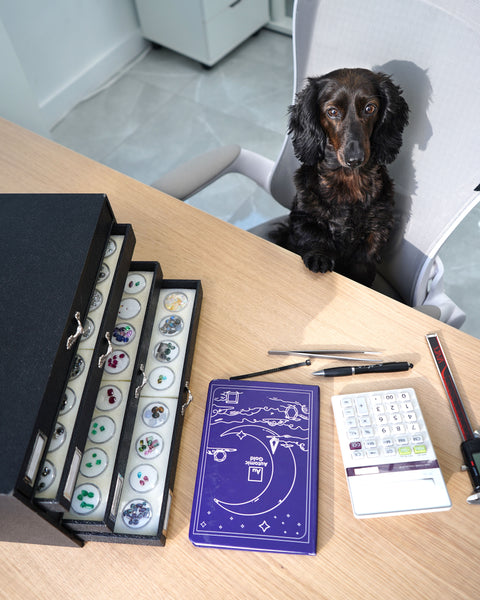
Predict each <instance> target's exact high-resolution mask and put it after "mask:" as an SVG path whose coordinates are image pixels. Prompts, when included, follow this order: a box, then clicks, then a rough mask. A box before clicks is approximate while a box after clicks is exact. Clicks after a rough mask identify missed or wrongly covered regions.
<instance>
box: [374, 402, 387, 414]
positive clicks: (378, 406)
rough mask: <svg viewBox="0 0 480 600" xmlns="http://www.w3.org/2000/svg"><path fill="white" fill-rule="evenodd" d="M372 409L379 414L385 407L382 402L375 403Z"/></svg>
mask: <svg viewBox="0 0 480 600" xmlns="http://www.w3.org/2000/svg"><path fill="white" fill-rule="evenodd" d="M373 411H374V413H375V414H376V415H380V414H383V413H384V412H385V407H384V406H383V404H375V406H374V407H373Z"/></svg>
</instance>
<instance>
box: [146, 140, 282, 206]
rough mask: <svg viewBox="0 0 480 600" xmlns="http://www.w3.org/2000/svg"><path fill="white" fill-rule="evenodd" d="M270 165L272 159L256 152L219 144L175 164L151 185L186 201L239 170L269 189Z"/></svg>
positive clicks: (271, 168)
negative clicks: (175, 165) (174, 166)
mask: <svg viewBox="0 0 480 600" xmlns="http://www.w3.org/2000/svg"><path fill="white" fill-rule="evenodd" d="M273 167H274V162H273V161H272V160H270V159H268V158H265V157H264V156H261V155H260V154H256V153H255V152H251V151H250V150H245V149H244V148H241V147H240V146H237V145H230V146H221V147H220V148H216V149H215V150H211V151H210V152H206V153H205V154H201V155H200V156H197V157H195V158H193V159H192V160H190V161H188V162H186V163H183V164H181V165H179V166H178V167H177V168H176V169H173V170H172V171H170V172H169V173H166V174H165V175H163V176H162V177H160V179H157V180H156V181H155V182H154V183H152V184H151V185H152V187H154V188H156V189H158V190H161V191H162V192H165V193H166V194H169V195H170V196H174V197H175V198H178V199H179V200H186V199H187V198H189V197H190V196H193V195H194V194H196V193H197V192H199V191H200V190H202V189H203V188H205V187H207V186H208V185H210V184H211V183H213V182H214V181H215V180H217V179H218V178H219V177H222V176H223V175H226V174H227V173H241V174H242V175H245V176H246V177H249V178H250V179H252V180H253V181H255V182H256V183H257V184H258V185H260V186H261V187H263V189H265V190H266V191H267V192H269V191H270V179H271V174H272V171H273Z"/></svg>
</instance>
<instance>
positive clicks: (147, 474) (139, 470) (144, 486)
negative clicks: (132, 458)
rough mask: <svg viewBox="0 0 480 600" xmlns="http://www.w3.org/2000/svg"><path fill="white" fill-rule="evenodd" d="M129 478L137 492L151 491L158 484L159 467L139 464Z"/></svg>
mask: <svg viewBox="0 0 480 600" xmlns="http://www.w3.org/2000/svg"><path fill="white" fill-rule="evenodd" d="M128 480H129V482H130V485H131V487H132V489H134V490H135V491H136V492H149V491H150V490H153V488H154V487H155V486H156V485H157V480H158V473H157V469H155V467H152V465H139V466H138V467H135V468H134V469H132V471H131V473H130V477H129V479H128Z"/></svg>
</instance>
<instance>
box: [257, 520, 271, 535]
mask: <svg viewBox="0 0 480 600" xmlns="http://www.w3.org/2000/svg"><path fill="white" fill-rule="evenodd" d="M259 527H260V529H261V530H262V531H263V533H265V532H266V531H267V529H270V525H269V524H268V523H267V522H266V521H263V523H260V525H259Z"/></svg>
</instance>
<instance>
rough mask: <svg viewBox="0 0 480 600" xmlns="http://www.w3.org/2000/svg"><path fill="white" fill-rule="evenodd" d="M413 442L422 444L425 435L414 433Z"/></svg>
mask: <svg viewBox="0 0 480 600" xmlns="http://www.w3.org/2000/svg"><path fill="white" fill-rule="evenodd" d="M412 442H413V443H414V444H421V443H422V442H423V435H418V434H417V435H412Z"/></svg>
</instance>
